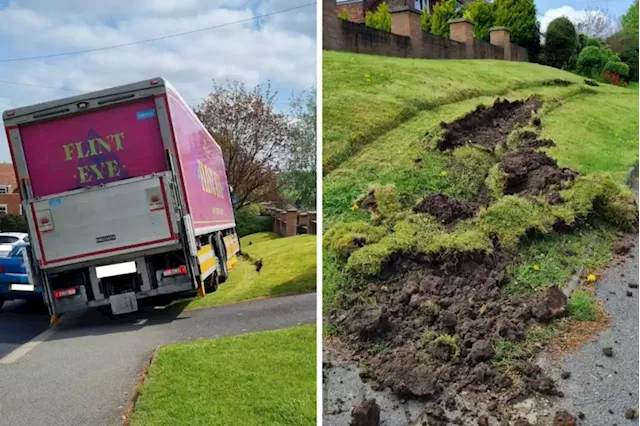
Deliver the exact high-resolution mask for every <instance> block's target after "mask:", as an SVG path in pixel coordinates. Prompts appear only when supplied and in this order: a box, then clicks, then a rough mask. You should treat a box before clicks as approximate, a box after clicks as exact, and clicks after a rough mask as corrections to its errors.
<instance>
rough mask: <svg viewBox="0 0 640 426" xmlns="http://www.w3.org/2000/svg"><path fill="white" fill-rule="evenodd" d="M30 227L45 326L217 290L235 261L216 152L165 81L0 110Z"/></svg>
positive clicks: (32, 266)
mask: <svg viewBox="0 0 640 426" xmlns="http://www.w3.org/2000/svg"><path fill="white" fill-rule="evenodd" d="M3 118H4V123H5V129H6V133H7V140H8V141H9V148H10V151H11V157H12V159H13V164H14V168H15V172H16V177H17V180H18V182H19V186H20V193H21V195H22V200H23V202H22V207H23V212H24V215H25V217H26V219H27V222H28V225H29V236H30V241H31V256H29V257H28V259H31V260H30V261H29V271H30V277H31V279H32V282H33V285H34V287H41V288H43V290H44V292H43V293H44V295H45V301H46V303H47V305H48V307H49V311H50V313H51V315H52V318H55V317H56V316H58V315H60V314H62V313H64V312H69V311H75V310H81V309H86V308H89V307H108V308H110V309H111V312H112V313H113V314H116V315H117V314H123V313H128V312H132V311H135V310H137V309H138V308H137V306H138V304H137V300H139V299H142V298H145V297H151V296H156V295H164V294H179V293H192V292H196V291H197V292H198V293H199V294H200V295H204V294H205V293H207V292H211V291H215V290H216V289H217V286H218V284H219V283H221V282H224V281H225V280H226V278H227V275H228V273H229V271H230V269H231V268H232V267H233V265H234V264H235V261H236V255H237V254H238V253H239V250H240V247H239V242H238V238H237V235H236V232H235V220H234V215H233V206H232V201H231V199H232V192H231V191H232V189H231V188H230V186H229V185H228V183H227V176H226V171H225V164H224V159H223V156H222V151H221V149H220V146H218V144H217V143H216V141H215V140H214V139H213V137H212V136H211V135H210V134H209V133H208V132H207V130H206V128H205V127H204V125H203V124H202V123H201V122H200V120H198V118H197V116H196V115H195V114H194V113H193V111H192V110H191V108H189V106H188V105H187V104H186V102H185V101H184V100H183V99H182V97H181V96H180V95H179V94H178V92H177V91H176V90H175V89H174V88H173V87H172V86H171V85H170V84H169V83H168V82H167V81H166V80H164V79H162V78H154V79H150V80H146V81H142V82H139V83H134V84H129V85H126V86H120V87H115V88H111V89H107V90H102V91H98V92H93V93H88V94H84V95H80V96H75V97H72V98H66V99H61V100H57V101H52V102H47V103H43V104H37V105H33V106H28V107H24V108H19V109H14V110H9V111H5V112H4V114H3Z"/></svg>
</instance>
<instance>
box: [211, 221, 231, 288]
mask: <svg viewBox="0 0 640 426" xmlns="http://www.w3.org/2000/svg"><path fill="white" fill-rule="evenodd" d="M212 240H213V241H212V244H213V245H214V247H216V252H217V253H216V254H217V255H218V259H220V266H221V268H220V275H219V276H218V284H222V283H224V282H225V281H226V280H227V277H228V276H229V271H228V269H227V250H226V248H225V246H224V242H223V241H222V237H221V234H220V233H217V234H215V235H214V236H213V237H212Z"/></svg>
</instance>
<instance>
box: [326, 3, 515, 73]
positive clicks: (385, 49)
mask: <svg viewBox="0 0 640 426" xmlns="http://www.w3.org/2000/svg"><path fill="white" fill-rule="evenodd" d="M400 1H402V0H400ZM354 4H360V5H362V3H354ZM347 5H348V4H347ZM322 11H323V16H322V20H323V39H322V42H323V49H325V50H339V51H346V52H355V53H368V54H373V55H383V56H397V57H409V58H425V59H504V60H512V61H528V56H527V51H526V49H524V48H522V47H520V46H518V45H515V44H511V42H510V40H509V30H508V29H506V28H496V29H495V30H494V31H492V34H491V42H486V41H483V40H476V39H474V38H473V24H472V23H471V22H469V21H466V20H463V19H461V20H453V21H451V23H450V30H451V37H450V38H445V37H440V36H437V35H434V34H430V33H425V32H424V31H422V25H421V22H420V12H418V11H416V10H415V9H413V8H412V7H406V6H400V7H395V8H393V9H392V10H391V12H392V13H391V33H389V32H386V31H379V30H375V29H372V28H369V27H367V26H365V25H364V24H358V23H354V22H349V21H343V20H340V19H338V17H337V8H336V3H335V0H323V8H322Z"/></svg>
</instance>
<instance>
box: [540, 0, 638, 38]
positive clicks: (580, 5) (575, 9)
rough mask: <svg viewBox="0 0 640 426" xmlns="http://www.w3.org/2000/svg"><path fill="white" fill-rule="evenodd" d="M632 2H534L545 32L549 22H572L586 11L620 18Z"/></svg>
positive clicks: (541, 0)
mask: <svg viewBox="0 0 640 426" xmlns="http://www.w3.org/2000/svg"><path fill="white" fill-rule="evenodd" d="M632 2H633V0H535V3H536V8H537V9H538V20H539V21H540V29H541V30H542V32H544V31H546V29H547V25H549V22H551V21H553V20H554V19H555V18H559V17H561V16H566V17H567V18H569V19H571V20H574V19H579V18H580V17H581V16H584V13H585V10H586V9H604V10H606V11H608V14H609V15H610V16H612V17H615V18H620V17H621V16H622V15H623V14H624V13H625V12H626V11H627V9H628V8H629V6H630V5H631V3H632Z"/></svg>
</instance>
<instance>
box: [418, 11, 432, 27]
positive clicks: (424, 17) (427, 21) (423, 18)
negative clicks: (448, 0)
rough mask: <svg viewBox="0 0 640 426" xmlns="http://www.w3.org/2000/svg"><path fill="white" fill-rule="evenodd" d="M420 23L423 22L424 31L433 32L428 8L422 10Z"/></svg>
mask: <svg viewBox="0 0 640 426" xmlns="http://www.w3.org/2000/svg"><path fill="white" fill-rule="evenodd" d="M420 24H422V31H424V32H427V33H430V32H431V14H430V13H428V12H427V9H425V10H423V11H422V16H421V17H420Z"/></svg>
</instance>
